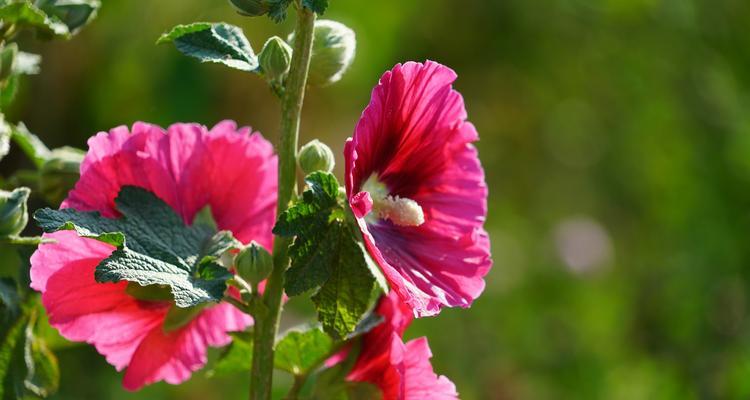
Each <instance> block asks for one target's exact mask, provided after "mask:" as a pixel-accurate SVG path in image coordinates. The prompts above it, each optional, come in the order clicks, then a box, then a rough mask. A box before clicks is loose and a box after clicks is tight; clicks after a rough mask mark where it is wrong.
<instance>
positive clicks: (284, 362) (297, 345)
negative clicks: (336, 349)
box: [274, 327, 334, 375]
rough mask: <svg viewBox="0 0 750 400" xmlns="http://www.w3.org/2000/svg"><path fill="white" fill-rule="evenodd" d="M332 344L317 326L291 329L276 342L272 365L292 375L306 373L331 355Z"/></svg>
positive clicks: (329, 338) (328, 337)
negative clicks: (302, 329)
mask: <svg viewBox="0 0 750 400" xmlns="http://www.w3.org/2000/svg"><path fill="white" fill-rule="evenodd" d="M333 344H334V343H333V340H332V339H331V337H330V336H328V335H326V334H325V332H323V331H322V330H321V329H320V328H319V327H313V328H310V329H308V330H305V331H298V330H291V331H289V332H287V333H286V334H285V335H284V337H283V338H282V339H281V340H280V341H279V342H278V343H276V351H275V353H274V366H275V367H276V368H278V369H280V370H283V371H287V372H289V373H291V374H293V375H306V374H308V373H309V372H310V370H311V369H312V368H315V367H316V366H318V365H320V364H321V363H322V362H323V361H325V359H326V358H328V357H329V356H330V355H331V354H330V353H331V351H332V350H333Z"/></svg>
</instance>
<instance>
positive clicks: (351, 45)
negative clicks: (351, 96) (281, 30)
mask: <svg viewBox="0 0 750 400" xmlns="http://www.w3.org/2000/svg"><path fill="white" fill-rule="evenodd" d="M293 40H294V34H292V36H291V37H290V38H289V43H293ZM356 48H357V39H356V37H355V35H354V31H353V30H351V29H349V27H347V26H346V25H344V24H342V23H340V22H336V21H331V20H326V19H321V20H318V21H315V34H314V37H313V48H312V60H311V61H310V73H309V76H308V83H309V84H310V85H314V86H326V85H330V84H332V83H335V82H338V81H339V80H341V77H342V76H343V75H344V72H346V70H347V69H348V68H349V66H350V65H351V64H352V61H354V52H355V50H356Z"/></svg>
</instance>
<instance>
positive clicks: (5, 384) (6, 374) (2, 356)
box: [0, 314, 29, 400]
mask: <svg viewBox="0 0 750 400" xmlns="http://www.w3.org/2000/svg"><path fill="white" fill-rule="evenodd" d="M28 320H29V317H28V315H27V314H22V315H20V316H19V317H18V318H17V319H16V320H15V321H14V322H13V323H12V325H10V327H9V329H8V330H7V331H6V333H5V336H4V337H3V339H2V345H0V383H2V385H0V399H3V400H4V399H14V398H18V397H21V395H22V394H23V391H24V390H23V379H24V378H25V376H26V370H25V365H24V363H23V362H19V361H20V360H23V350H22V349H23V347H22V346H19V345H20V344H22V343H23V341H24V338H25V332H26V331H25V328H26V324H27V323H28Z"/></svg>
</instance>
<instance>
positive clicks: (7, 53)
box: [0, 43, 18, 82]
mask: <svg viewBox="0 0 750 400" xmlns="http://www.w3.org/2000/svg"><path fill="white" fill-rule="evenodd" d="M16 56H18V45H16V44H15V43H11V44H9V45H7V46H5V47H3V48H2V49H0V82H2V81H4V80H6V79H7V78H8V77H9V76H10V75H11V74H12V73H13V63H15V61H16Z"/></svg>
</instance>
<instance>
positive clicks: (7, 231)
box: [0, 187, 31, 236]
mask: <svg viewBox="0 0 750 400" xmlns="http://www.w3.org/2000/svg"><path fill="white" fill-rule="evenodd" d="M30 193H31V190H29V188H25V187H20V188H17V189H14V190H13V191H12V192H6V191H5V190H0V236H16V235H18V234H20V233H21V231H23V228H25V227H26V224H27V223H28V222H29V214H28V212H27V211H28V208H27V206H26V201H27V200H28V199H29V194H30Z"/></svg>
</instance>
